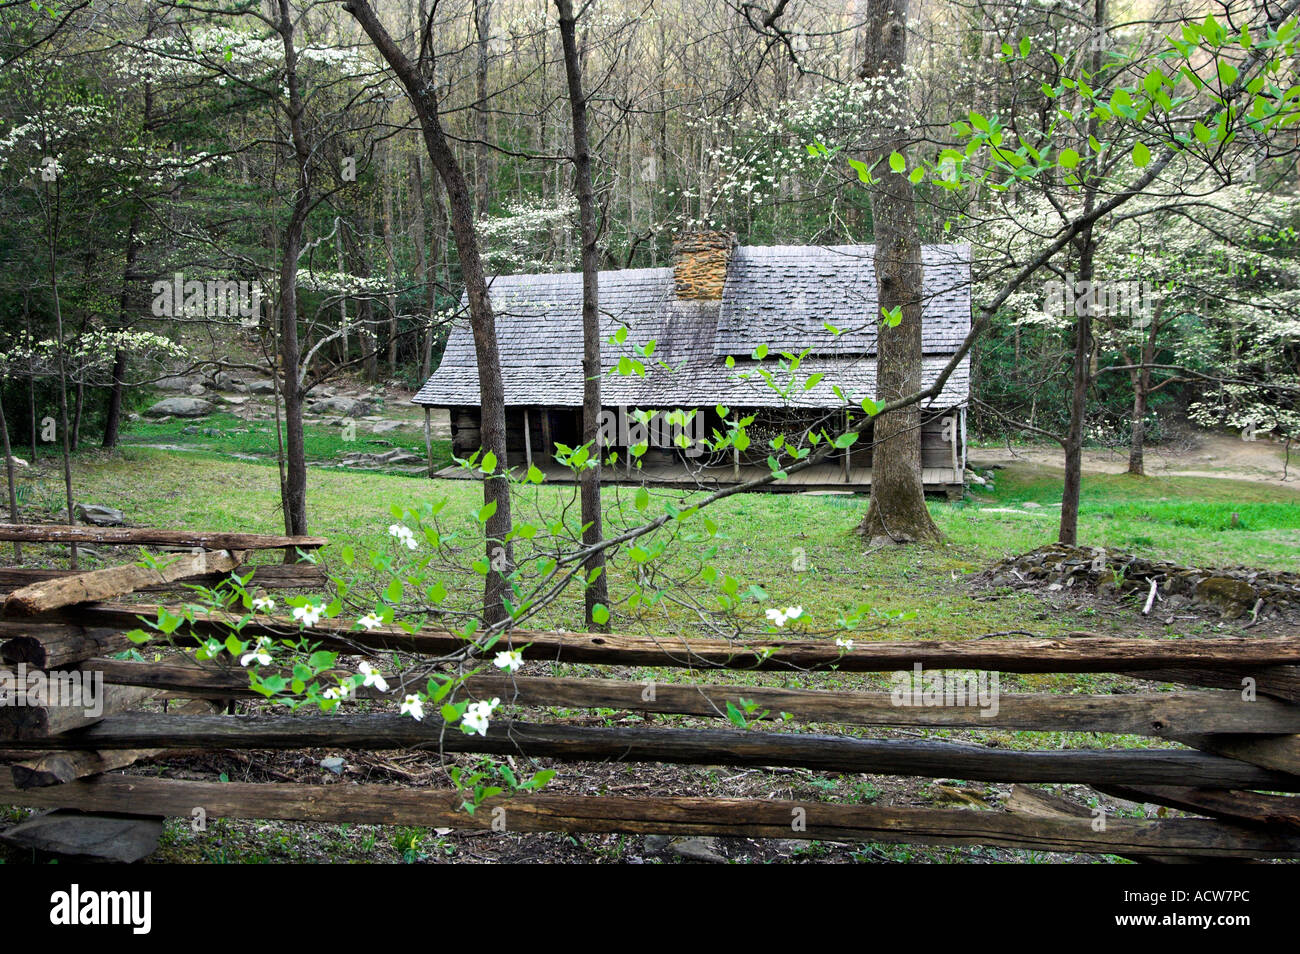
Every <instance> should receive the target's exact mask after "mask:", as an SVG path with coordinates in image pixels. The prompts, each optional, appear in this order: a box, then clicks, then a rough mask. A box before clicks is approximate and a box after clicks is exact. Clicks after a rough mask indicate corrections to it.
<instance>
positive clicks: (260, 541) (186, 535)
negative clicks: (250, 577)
mask: <svg viewBox="0 0 1300 954" xmlns="http://www.w3.org/2000/svg"><path fill="white" fill-rule="evenodd" d="M0 540H18V541H20V542H23V543H102V544H117V545H124V546H161V547H185V548H187V549H188V548H193V547H198V548H200V549H202V550H283V549H286V548H287V549H298V550H317V549H319V548H321V547H323V546H325V545H326V544H327V543H329V541H328V540H326V539H325V538H324V537H306V536H302V537H286V536H277V535H274V534H265V533H220V532H218V533H205V532H202V531H198V530H160V529H157V528H153V527H69V526H62V525H59V524H52V523H50V524H46V523H40V524H32V523H17V524H15V523H0Z"/></svg>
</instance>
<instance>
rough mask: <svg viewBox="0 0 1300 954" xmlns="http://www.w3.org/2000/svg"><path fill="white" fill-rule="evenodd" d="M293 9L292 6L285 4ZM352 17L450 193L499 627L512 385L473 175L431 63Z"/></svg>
mask: <svg viewBox="0 0 1300 954" xmlns="http://www.w3.org/2000/svg"><path fill="white" fill-rule="evenodd" d="M281 2H282V3H283V2H285V0H281ZM344 9H345V10H347V11H348V12H349V13H350V14H352V16H353V17H354V18H355V19H356V20H357V22H358V23H360V24H361V27H362V29H364V30H365V31H366V35H367V36H369V37H370V39H371V41H372V42H373V43H374V44H375V47H376V49H378V51H379V53H380V55H382V56H383V58H384V59H385V60H386V61H387V62H388V64H389V66H391V67H392V68H393V71H394V72H395V73H396V74H397V76H398V78H399V79H400V80H401V81H402V84H403V85H404V86H405V87H406V91H407V95H408V96H409V98H410V100H411V105H412V106H413V107H414V109H415V113H416V116H417V118H418V119H419V121H420V129H421V131H422V132H423V134H424V145H425V148H426V150H428V153H429V159H430V160H431V161H432V162H433V166H434V168H435V169H436V170H437V171H438V175H439V177H440V178H441V179H442V183H443V187H444V188H445V189H446V190H447V202H448V205H449V207H450V212H451V228H452V233H453V235H454V236H455V239H456V254H457V256H458V258H459V261H460V270H461V277H462V280H463V281H464V282H465V295H466V298H467V299H468V300H469V320H470V327H471V329H472V331H473V334H474V352H475V357H476V359H477V362H478V378H479V403H480V406H481V415H482V432H481V433H482V442H483V450H484V455H485V456H486V454H487V453H488V452H491V453H492V454H493V455H495V457H496V466H495V468H493V471H492V473H490V474H487V475H486V476H485V479H484V481H483V502H484V505H485V506H487V505H495V510H494V511H493V512H492V515H491V516H490V517H488V519H487V528H486V529H487V533H486V540H485V551H486V555H487V560H488V572H487V575H486V578H485V580H484V589H483V616H484V619H485V620H486V621H487V622H488V623H489V624H491V625H496V624H501V623H504V622H505V621H507V620H508V619H509V612H508V611H507V609H506V607H505V605H504V603H503V600H504V599H505V598H506V597H507V596H508V595H509V594H510V592H511V584H510V576H511V574H512V573H513V571H514V548H513V546H512V544H511V542H510V540H509V538H508V535H509V533H510V529H511V526H512V521H511V516H510V482H509V480H508V478H507V470H506V468H507V462H506V404H505V385H504V382H503V381H502V378H501V358H500V354H499V351H498V348H497V333H496V322H495V319H494V316H493V314H492V302H491V300H490V298H489V297H488V284H487V276H486V274H485V273H484V271H483V259H482V256H481V255H480V253H479V245H478V235H477V233H476V232H475V228H474V199H473V195H472V194H471V192H470V189H469V185H468V183H467V182H466V180H465V173H464V171H463V170H462V169H461V167H460V163H459V162H458V161H457V159H456V156H455V154H454V153H453V152H452V150H451V145H450V143H449V142H448V141H447V136H446V134H445V133H444V131H443V128H442V122H441V120H440V118H439V103H438V96H437V84H436V82H435V78H434V77H433V75H432V74H431V69H427V68H426V67H427V66H428V64H427V62H426V61H423V60H422V61H421V63H420V64H418V65H417V63H414V62H412V61H411V60H410V59H408V58H407V56H406V54H405V53H403V52H402V50H401V49H400V48H399V47H398V46H397V44H396V43H395V42H394V41H393V38H392V37H391V36H390V35H389V34H388V31H387V30H386V29H384V26H383V24H382V23H380V22H379V19H378V17H376V16H375V12H374V10H373V9H372V8H371V6H370V4H369V3H368V2H367V0H347V2H346V3H345V4H344Z"/></svg>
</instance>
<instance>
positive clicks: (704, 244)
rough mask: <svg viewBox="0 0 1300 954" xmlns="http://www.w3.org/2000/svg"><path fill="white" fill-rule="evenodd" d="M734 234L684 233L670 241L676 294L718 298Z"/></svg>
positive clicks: (698, 297)
mask: <svg viewBox="0 0 1300 954" xmlns="http://www.w3.org/2000/svg"><path fill="white" fill-rule="evenodd" d="M735 244H736V237H735V236H734V235H731V234H729V233H727V232H704V231H700V232H686V233H683V235H682V236H681V238H679V239H678V240H677V241H675V242H674V243H673V280H674V283H675V284H676V286H677V297H678V298H682V299H688V300H694V301H720V300H721V299H722V286H723V284H724V283H725V282H726V280H727V262H728V261H729V260H730V259H731V249H732V247H733V246H735Z"/></svg>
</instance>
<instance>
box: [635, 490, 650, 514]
mask: <svg viewBox="0 0 1300 954" xmlns="http://www.w3.org/2000/svg"><path fill="white" fill-rule="evenodd" d="M648 506H650V491H648V490H646V489H645V488H644V487H638V488H637V489H636V509H637V510H644V509H645V508H646V507H648Z"/></svg>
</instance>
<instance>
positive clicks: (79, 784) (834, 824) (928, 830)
mask: <svg viewBox="0 0 1300 954" xmlns="http://www.w3.org/2000/svg"><path fill="white" fill-rule="evenodd" d="M464 801H465V796H464V793H462V792H459V791H454V790H437V789H434V790H429V789H423V790H422V789H410V788H402V787H398V786H390V785H299V784H296V783H250V782H226V783H219V782H191V781H180V780H176V779H162V778H147V777H142V776H131V775H98V776H95V777H93V778H89V779H83V780H81V781H76V782H70V783H69V784H67V785H56V786H53V787H51V788H43V789H19V788H17V787H16V786H14V785H13V783H12V781H11V780H9V779H7V778H5V777H3V776H0V803H3V804H6V805H31V806H44V807H75V808H80V809H82V810H85V811H97V812H118V813H123V814H136V815H161V816H169V817H179V818H188V817H190V816H191V814H192V813H193V811H194V809H195V807H202V808H203V810H204V811H205V812H206V813H207V814H208V817H213V818H218V817H219V818H255V819H264V820H274V819H281V820H299V821H318V822H329V823H335V824H341V823H347V824H363V825H417V826H421V827H428V828H435V827H438V828H442V827H445V828H458V829H492V828H493V826H494V825H495V826H496V827H497V830H500V829H501V828H502V826H504V830H505V831H508V832H571V833H590V834H606V833H609V834H614V833H623V834H666V835H718V836H723V837H736V838H787V839H804V840H807V839H815V840H818V841H844V842H877V843H886V844H940V845H998V846H1003V847H1007V848H1018V849H1029V850H1036V851H1056V852H1069V853H1075V852H1081V853H1089V854H1119V853H1122V852H1134V851H1138V852H1140V853H1142V854H1145V855H1152V856H1155V855H1197V856H1200V857H1204V858H1221V857H1236V856H1239V855H1247V856H1251V857H1257V858H1287V857H1296V856H1300V837H1297V836H1295V835H1294V834H1292V833H1289V832H1273V831H1261V830H1260V829H1258V828H1250V827H1245V826H1237V825H1232V824H1228V823H1225V822H1221V821H1216V820H1213V819H1205V818H1180V819H1167V820H1162V821H1142V820H1131V819H1116V820H1115V821H1113V822H1111V823H1110V824H1108V825H1107V826H1106V830H1105V831H1101V832H1097V831H1093V830H1092V826H1091V825H1088V824H1080V823H1079V822H1078V821H1077V820H1075V819H1057V818H1038V817H1033V816H1028V815H1016V814H1008V813H1004V812H983V811H963V810H941V809H930V808H878V807H872V806H864V805H834V804H823V803H820V802H793V801H781V800H776V799H738V798H698V797H676V798H629V797H624V796H609V795H603V796H602V795H585V796H584V795H528V794H520V795H516V796H513V797H511V798H501V797H498V798H493V799H488V800H486V801H484V802H483V803H482V804H481V805H480V806H479V808H478V809H477V810H476V811H475V812H474V814H472V815H471V814H468V813H467V812H465V811H464V810H463V809H462V808H461V807H460V806H461V804H462V803H463V802H464ZM498 809H499V810H498Z"/></svg>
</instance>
